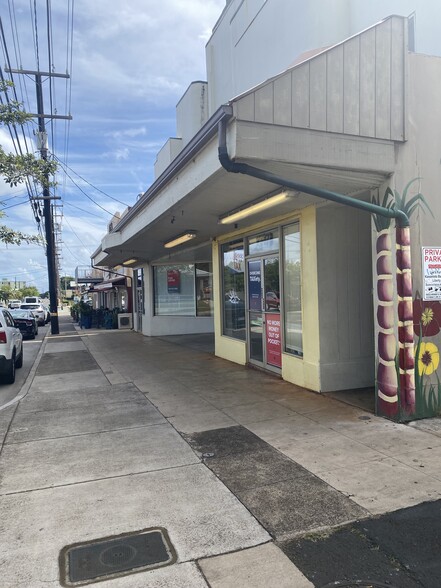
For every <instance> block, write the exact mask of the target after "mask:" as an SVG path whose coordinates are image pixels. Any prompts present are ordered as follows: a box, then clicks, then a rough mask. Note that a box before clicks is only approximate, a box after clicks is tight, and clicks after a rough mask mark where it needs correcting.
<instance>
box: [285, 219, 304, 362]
mask: <svg viewBox="0 0 441 588" xmlns="http://www.w3.org/2000/svg"><path fill="white" fill-rule="evenodd" d="M283 244H284V263H283V278H284V307H283V308H284V315H285V317H284V318H285V321H284V322H285V351H286V352H288V353H293V354H295V355H303V342H302V305H301V303H302V299H301V256H300V226H299V223H295V224H293V225H289V226H287V227H284V228H283Z"/></svg>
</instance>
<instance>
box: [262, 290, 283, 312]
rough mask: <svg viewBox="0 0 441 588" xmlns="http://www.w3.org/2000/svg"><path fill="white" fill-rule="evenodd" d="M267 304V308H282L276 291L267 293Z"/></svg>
mask: <svg viewBox="0 0 441 588" xmlns="http://www.w3.org/2000/svg"><path fill="white" fill-rule="evenodd" d="M265 304H266V310H270V308H275V309H276V310H280V298H279V296H278V295H277V294H276V293H275V292H267V293H266V296H265Z"/></svg>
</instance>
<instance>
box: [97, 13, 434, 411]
mask: <svg viewBox="0 0 441 588" xmlns="http://www.w3.org/2000/svg"><path fill="white" fill-rule="evenodd" d="M408 25H409V23H408V20H407V18H403V17H398V16H394V17H389V18H387V19H385V20H384V21H382V22H380V23H378V24H377V25H375V26H373V27H371V28H369V29H367V30H364V31H363V32H361V33H360V34H358V35H355V36H353V37H351V38H349V39H346V40H344V41H343V42H341V43H339V44H337V45H335V46H332V47H330V48H328V49H325V50H321V51H319V52H317V53H316V54H314V55H312V56H310V57H308V58H306V59H304V60H301V61H300V62H298V63H297V64H296V65H294V66H293V67H291V68H289V69H287V70H286V71H284V72H283V73H281V74H279V75H277V76H275V77H274V78H271V79H269V80H266V81H265V82H263V83H261V84H260V85H258V86H256V87H254V88H253V89H252V90H249V91H247V92H245V93H243V94H241V95H240V96H238V97H237V98H235V99H233V100H231V101H229V102H228V104H225V105H222V106H221V107H220V108H218V109H217V110H216V111H215V112H214V113H213V114H212V116H211V117H210V118H209V119H208V120H207V121H206V122H205V124H204V125H203V126H202V128H200V129H199V130H198V131H197V132H196V134H194V135H193V136H192V137H191V138H190V139H189V140H188V141H185V142H184V143H183V144H182V145H181V148H180V149H178V150H177V154H175V152H173V149H174V148H177V146H176V141H175V142H172V143H171V144H170V145H168V146H167V149H168V152H169V153H172V152H173V157H172V161H171V162H170V163H169V164H166V165H163V164H162V163H161V157H162V156H164V153H162V155H161V156H160V157H159V158H158V177H157V179H156V181H155V182H154V184H153V185H152V186H151V187H150V188H149V189H148V190H147V192H146V193H145V194H144V195H143V196H142V198H141V199H140V200H139V201H138V202H137V203H136V204H135V205H134V207H133V208H132V209H131V210H130V211H129V212H128V213H127V214H126V215H125V216H124V217H122V218H121V220H120V222H119V223H118V224H117V225H116V226H115V227H114V228H113V230H112V231H110V232H109V233H108V234H107V235H106V236H105V237H104V239H103V241H102V244H101V248H100V251H99V253H97V255H96V257H95V258H94V259H93V260H92V262H93V264H94V265H99V266H109V267H113V266H115V265H117V264H124V263H125V262H126V261H127V260H129V259H130V260H131V262H132V263H133V267H134V269H135V277H134V287H133V294H134V308H135V318H136V320H135V328H137V330H139V331H140V332H142V333H144V334H145V335H147V336H157V335H164V334H184V333H207V332H214V335H215V353H216V355H217V356H219V357H223V358H225V359H227V360H229V361H233V362H236V363H239V364H243V365H246V364H250V365H253V366H256V367H258V368H261V369H264V370H268V371H270V372H273V373H276V374H279V375H280V376H281V377H282V378H283V379H285V380H287V381H289V382H292V383H294V384H297V385H299V386H303V387H306V388H308V389H311V390H314V391H318V392H328V391H337V390H350V389H361V388H371V389H372V395H374V394H375V397H376V410H377V412H378V413H379V414H383V415H385V416H387V417H389V418H393V419H396V420H411V419H412V418H419V417H422V416H429V415H430V414H432V413H433V411H435V410H437V409H439V408H440V407H441V387H440V386H439V382H438V384H437V382H436V380H434V381H432V379H430V378H429V377H433V375H436V369H437V368H438V363H439V353H438V351H437V350H438V342H437V341H436V340H431V341H426V340H424V336H427V330H426V331H424V332H423V329H422V328H421V329H420V330H419V331H418V325H422V323H421V321H420V319H421V316H420V317H419V318H418V317H417V318H416V319H415V318H414V313H413V309H415V308H416V307H417V305H416V304H415V301H418V300H420V301H421V300H422V298H423V297H424V296H423V297H422V296H421V294H422V293H423V294H424V292H426V294H427V291H426V290H425V285H424V284H425V282H424V276H423V264H422V261H421V260H422V257H421V251H422V247H426V248H427V246H429V245H430V246H431V247H432V248H433V249H434V250H436V247H437V246H439V245H440V243H439V230H438V221H437V219H439V218H440V215H441V201H440V200H439V198H437V197H436V196H432V195H435V194H437V193H438V190H439V186H440V180H441V178H440V170H439V167H440V166H439V157H440V153H441V139H440V138H438V136H437V133H436V132H435V129H436V128H437V126H438V125H439V123H440V122H441V112H439V107H438V106H437V105H438V104H439V100H438V97H439V91H440V84H439V83H438V82H437V81H436V82H434V80H439V79H441V76H440V75H439V74H441V59H439V58H436V57H427V56H424V55H418V54H415V53H410V52H409V51H408V38H409V37H408V30H409V29H408ZM206 89H207V88H206V86H205V85H204V84H203V83H197V84H194V85H192V86H191V87H190V89H189V91H188V92H187V94H186V96H184V98H183V100H182V101H181V103H180V105H179V109H178V117H179V116H182V117H183V118H184V119H185V114H186V113H188V112H189V106H190V103H191V104H194V102H192V99H193V98H194V96H195V95H196V96H197V97H198V98H201V96H203V95H205V93H206ZM187 100H188V104H187ZM187 107H188V108H187ZM429 113H430V115H429ZM185 120H187V119H185ZM429 145H430V149H429ZM172 146H173V148H172ZM422 172H424V173H422ZM422 176H424V179H421V177H422ZM406 198H407V199H406ZM395 226H396V227H397V230H396V232H395V233H393V232H392V229H393V228H394V227H395ZM409 226H410V228H409ZM395 251H397V254H395ZM434 255H435V254H434ZM411 259H412V260H413V262H411ZM427 263H428V264H429V262H427ZM435 265H436V264H435ZM432 269H433V268H432ZM434 271H435V270H434ZM426 273H427V272H426ZM435 273H436V271H435ZM426 277H427V276H426ZM412 279H413V282H412ZM432 285H433V286H434V285H435V282H434V283H433V284H432ZM440 288H441V284H440ZM440 292H441V290H440ZM426 299H427V296H426ZM440 299H441V296H440ZM432 302H434V303H436V304H435V306H434V307H433V308H432V307H431V311H432V315H430V313H429V312H428V311H427V312H426V315H424V316H425V317H426V318H424V321H427V320H429V319H430V317H429V315H430V316H431V317H434V316H435V314H436V313H438V309H437V304H441V302H438V299H433V300H432ZM432 306H433V305H432ZM427 308H428V307H427ZM409 309H410V310H409ZM425 311H426V306H425V304H424V300H423V301H422V306H421V312H420V315H421V313H423V312H425ZM436 316H437V315H436ZM424 321H423V322H424ZM429 322H430V320H429ZM414 323H415V324H416V328H415V332H416V333H417V334H416V335H415V332H414ZM440 325H441V322H440ZM432 326H433V325H432ZM418 333H419V334H418ZM438 333H439V329H438V331H437V333H436V335H433V337H436V336H437V335H438ZM431 336H432V335H431ZM415 350H416V351H415ZM415 353H416V355H415ZM424 353H425V355H424ZM437 354H438V355H437ZM424 362H425V363H424ZM421 366H423V367H421ZM428 378H429V379H428ZM293 393H294V392H293ZM429 397H430V398H431V400H430V402H431V404H430V402H429Z"/></svg>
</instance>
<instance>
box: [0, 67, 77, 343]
mask: <svg viewBox="0 0 441 588" xmlns="http://www.w3.org/2000/svg"><path fill="white" fill-rule="evenodd" d="M5 71H7V72H8V73H17V74H26V75H34V76H35V86H36V91H37V113H36V114H33V115H32V116H35V117H37V118H38V133H37V137H38V148H39V150H40V153H41V158H42V159H44V160H45V161H47V153H48V147H47V133H46V128H45V123H44V119H45V118H62V119H69V120H70V119H71V118H72V117H71V116H70V115H69V116H62V115H57V114H50V115H47V114H44V104H43V87H42V76H44V77H58V78H68V77H69V75H68V74H56V73H50V72H40V71H30V70H24V69H6V70H5ZM54 199H56V197H55V196H53V197H51V195H50V192H49V174H47V173H46V174H45V177H44V181H43V198H42V200H43V215H44V229H45V236H46V258H47V273H48V282H49V308H50V313H51V333H52V335H58V334H59V333H60V328H59V324H58V299H57V292H58V287H57V281H56V280H57V271H56V267H55V239H54V227H53V218H52V208H51V200H54Z"/></svg>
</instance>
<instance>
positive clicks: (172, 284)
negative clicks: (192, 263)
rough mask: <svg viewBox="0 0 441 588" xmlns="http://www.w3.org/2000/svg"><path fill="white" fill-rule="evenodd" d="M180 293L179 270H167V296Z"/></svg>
mask: <svg viewBox="0 0 441 588" xmlns="http://www.w3.org/2000/svg"><path fill="white" fill-rule="evenodd" d="M180 291H181V272H180V271H179V270H167V292H168V293H169V294H175V293H179V292H180Z"/></svg>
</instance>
